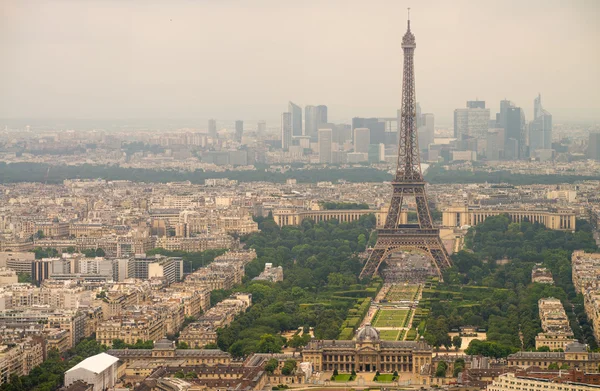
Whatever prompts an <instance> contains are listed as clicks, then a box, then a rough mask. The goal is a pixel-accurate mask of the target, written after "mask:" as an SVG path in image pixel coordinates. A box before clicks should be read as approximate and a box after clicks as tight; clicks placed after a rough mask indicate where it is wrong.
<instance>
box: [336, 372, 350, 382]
mask: <svg viewBox="0 0 600 391" xmlns="http://www.w3.org/2000/svg"><path fill="white" fill-rule="evenodd" d="M350 376H352V375H351V374H349V373H342V374H339V375H337V376H336V377H335V378H334V379H333V381H350Z"/></svg>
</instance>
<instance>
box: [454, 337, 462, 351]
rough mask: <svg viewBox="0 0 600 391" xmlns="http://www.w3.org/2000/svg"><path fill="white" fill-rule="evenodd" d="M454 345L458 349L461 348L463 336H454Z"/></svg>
mask: <svg viewBox="0 0 600 391" xmlns="http://www.w3.org/2000/svg"><path fill="white" fill-rule="evenodd" d="M452 345H453V346H454V348H455V349H456V350H458V349H460V347H461V345H462V338H461V337H460V336H459V335H455V336H454V337H452Z"/></svg>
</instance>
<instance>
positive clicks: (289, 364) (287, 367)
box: [281, 360, 296, 376]
mask: <svg viewBox="0 0 600 391" xmlns="http://www.w3.org/2000/svg"><path fill="white" fill-rule="evenodd" d="M294 370H296V360H286V361H285V363H284V364H283V368H282V369H281V373H282V374H284V375H286V376H289V375H291V374H292V373H293V372H294Z"/></svg>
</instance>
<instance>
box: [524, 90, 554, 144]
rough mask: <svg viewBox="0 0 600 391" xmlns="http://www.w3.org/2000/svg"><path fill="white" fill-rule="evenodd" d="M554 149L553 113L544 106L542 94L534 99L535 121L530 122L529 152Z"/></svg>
mask: <svg viewBox="0 0 600 391" xmlns="http://www.w3.org/2000/svg"><path fill="white" fill-rule="evenodd" d="M538 149H552V114H550V113H549V112H547V111H546V110H544V108H543V107H542V95H540V94H538V96H537V98H535V100H534V101H533V121H531V123H530V124H529V152H530V154H532V155H533V153H534V152H535V151H537V150H538Z"/></svg>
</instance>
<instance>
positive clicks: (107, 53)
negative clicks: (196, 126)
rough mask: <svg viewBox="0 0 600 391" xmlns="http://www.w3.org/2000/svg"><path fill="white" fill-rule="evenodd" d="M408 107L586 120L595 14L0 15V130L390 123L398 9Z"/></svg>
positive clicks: (165, 10) (296, 7)
mask: <svg viewBox="0 0 600 391" xmlns="http://www.w3.org/2000/svg"><path fill="white" fill-rule="evenodd" d="M408 6H412V9H411V20H412V22H411V27H412V30H413V32H414V34H415V36H416V40H417V49H416V53H415V69H416V71H415V72H416V87H417V99H418V101H420V102H421V107H422V108H423V111H425V112H433V113H434V114H435V115H436V117H437V118H438V123H451V119H452V115H453V114H452V113H453V110H454V109H455V108H457V107H463V106H464V105H465V101H466V100H470V99H475V98H476V97H478V98H479V99H483V100H486V101H487V104H488V107H490V108H491V109H492V113H495V112H496V111H497V110H498V107H499V100H500V99H503V98H507V99H510V100H512V101H514V102H515V103H516V104H517V105H520V106H522V107H523V108H524V109H525V110H526V115H527V119H528V120H529V119H531V117H532V110H533V99H534V97H535V96H536V95H537V93H538V92H540V93H541V94H542V103H543V105H544V106H545V108H546V109H547V110H548V111H550V112H551V113H553V114H554V118H555V123H556V122H559V121H561V120H563V121H567V120H577V119H594V120H598V119H600V27H599V26H600V1H598V0H571V1H564V0H561V1H554V0H540V1H538V0H515V1H512V0H504V1H487V0H479V1H447V0H439V1H435V0H431V1H427V0H425V1H423V0H419V1H404V0H369V1H367V0H356V1H354V0H340V1H328V0H314V1H313V0H294V1H288V0H244V1H241V0H240V1H237V0H189V1H183V0H156V1H152V0H143V1H142V0H138V1H127V0H118V1H117V0H114V1H113V0H78V1H76V0H47V1H42V0H39V1H34V0H0V53H1V58H0V118H15V117H25V118H47V117H51V118H199V119H204V118H209V117H216V118H219V119H226V120H234V119H238V118H240V119H246V120H248V121H250V120H256V119H261V118H266V119H268V120H273V121H275V120H276V119H277V118H278V116H279V114H280V113H281V112H283V111H285V110H286V109H287V102H288V100H292V101H294V102H296V103H298V104H300V105H303V106H304V105H306V104H325V105H327V106H329V113H330V119H331V120H333V121H343V120H348V119H349V118H351V117H352V116H393V115H394V113H395V110H396V108H398V107H399V105H400V92H401V80H402V49H401V47H400V41H401V38H402V35H403V34H404V32H405V30H406V7H408Z"/></svg>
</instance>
